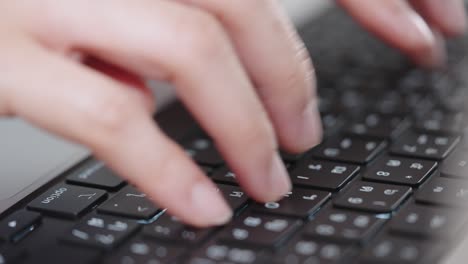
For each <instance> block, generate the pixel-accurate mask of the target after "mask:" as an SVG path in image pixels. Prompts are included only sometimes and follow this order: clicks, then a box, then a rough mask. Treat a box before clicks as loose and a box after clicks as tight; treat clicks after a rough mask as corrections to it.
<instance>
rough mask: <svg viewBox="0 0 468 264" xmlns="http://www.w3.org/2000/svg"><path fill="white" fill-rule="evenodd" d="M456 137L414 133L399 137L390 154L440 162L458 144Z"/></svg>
mask: <svg viewBox="0 0 468 264" xmlns="http://www.w3.org/2000/svg"><path fill="white" fill-rule="evenodd" d="M459 140H460V137H458V136H443V135H429V134H423V133H416V132H414V131H412V132H409V133H405V134H404V135H403V136H401V137H399V139H398V140H397V141H395V142H394V143H393V145H392V147H391V152H392V153H393V154H397V155H404V156H409V157H415V158H425V159H434V160H441V159H443V158H445V157H446V156H447V155H448V154H449V153H450V152H451V151H452V150H453V148H454V147H455V146H456V144H457V143H458V142H459Z"/></svg>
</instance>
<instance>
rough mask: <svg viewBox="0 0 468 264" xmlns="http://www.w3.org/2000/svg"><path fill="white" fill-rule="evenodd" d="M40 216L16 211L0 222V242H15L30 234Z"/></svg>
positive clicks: (37, 223) (34, 213)
mask: <svg viewBox="0 0 468 264" xmlns="http://www.w3.org/2000/svg"><path fill="white" fill-rule="evenodd" d="M40 221H41V215H40V214H39V213H36V212H30V211H17V212H14V213H13V214H11V215H9V216H7V217H6V218H4V219H3V220H2V221H0V240H5V241H11V242H16V241H18V240H20V239H21V238H23V237H24V236H26V235H27V234H28V233H30V232H32V231H33V230H34V229H35V228H36V227H37V226H38V225H39V223H40Z"/></svg>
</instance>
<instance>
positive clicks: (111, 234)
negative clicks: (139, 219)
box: [63, 216, 139, 249]
mask: <svg viewBox="0 0 468 264" xmlns="http://www.w3.org/2000/svg"><path fill="white" fill-rule="evenodd" d="M138 227H139V226H138V224H137V223H136V222H132V221H126V220H122V219H117V218H114V217H110V216H89V217H86V218H84V219H83V220H82V221H80V222H79V223H78V224H77V225H76V226H75V227H73V228H72V229H70V230H69V231H68V232H67V233H66V234H65V236H64V237H63V240H64V241H66V242H70V243H74V244H80V245H84V246H89V247H94V248H102V249H111V248H114V247H116V246H117V245H119V244H120V243H121V242H123V241H124V240H125V239H126V238H127V237H129V236H130V235H131V234H133V233H134V232H135V231H137V229H138Z"/></svg>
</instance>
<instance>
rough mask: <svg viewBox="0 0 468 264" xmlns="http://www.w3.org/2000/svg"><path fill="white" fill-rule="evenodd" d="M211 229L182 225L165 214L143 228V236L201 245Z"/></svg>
mask: <svg viewBox="0 0 468 264" xmlns="http://www.w3.org/2000/svg"><path fill="white" fill-rule="evenodd" d="M212 231H213V229H212V228H203V229H200V228H195V227H190V226H187V225H184V224H183V223H181V222H180V221H179V220H177V219H176V218H175V217H172V216H170V215H168V214H167V213H165V214H164V215H162V216H160V217H159V218H158V219H157V220H156V221H155V222H154V223H152V224H149V225H146V226H145V227H144V228H143V235H144V236H146V237H149V238H154V239H159V240H169V241H174V242H179V243H185V244H198V243H201V242H202V241H203V240H204V239H205V238H206V237H207V236H208V235H209V234H210V233H211V232H212Z"/></svg>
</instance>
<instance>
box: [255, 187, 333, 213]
mask: <svg viewBox="0 0 468 264" xmlns="http://www.w3.org/2000/svg"><path fill="white" fill-rule="evenodd" d="M330 197H331V193H329V192H324V191H315V190H307V189H301V188H294V190H293V191H291V192H289V193H288V194H287V195H285V197H284V198H283V199H282V200H280V201H278V202H268V203H255V204H254V205H253V206H252V209H253V210H255V211H257V212H262V213H270V214H275V215H276V214H279V215H286V216H293V217H301V218H305V217H307V216H309V215H311V214H312V213H314V212H315V211H317V210H318V209H319V208H320V207H322V206H323V205H324V204H325V203H326V202H327V201H328V199H330Z"/></svg>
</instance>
